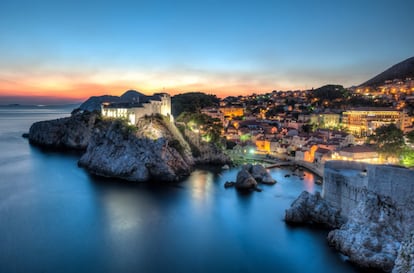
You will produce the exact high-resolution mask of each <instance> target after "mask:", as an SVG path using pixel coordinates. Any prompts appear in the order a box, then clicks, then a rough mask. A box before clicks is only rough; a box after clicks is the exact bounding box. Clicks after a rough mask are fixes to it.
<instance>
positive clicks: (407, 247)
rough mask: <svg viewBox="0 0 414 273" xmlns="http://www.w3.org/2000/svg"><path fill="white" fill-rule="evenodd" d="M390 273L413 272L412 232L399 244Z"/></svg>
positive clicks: (413, 244) (413, 245) (413, 236)
mask: <svg viewBox="0 0 414 273" xmlns="http://www.w3.org/2000/svg"><path fill="white" fill-rule="evenodd" d="M392 273H414V233H413V234H411V236H410V238H409V239H408V240H406V241H404V242H403V243H402V244H401V247H400V249H399V251H398V256H397V259H396V260H395V265H394V268H393V270H392Z"/></svg>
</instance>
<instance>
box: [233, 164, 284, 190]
mask: <svg viewBox="0 0 414 273" xmlns="http://www.w3.org/2000/svg"><path fill="white" fill-rule="evenodd" d="M258 183H264V184H275V183H276V181H275V180H274V179H273V178H272V176H271V175H270V174H269V173H268V172H267V171H266V169H265V168H264V167H263V166H262V165H252V164H245V165H243V166H242V168H241V170H240V171H239V172H238V173H237V179H236V182H235V183H234V186H236V189H239V190H251V189H255V190H258V191H260V189H258V188H257V185H258ZM228 186H230V184H228Z"/></svg>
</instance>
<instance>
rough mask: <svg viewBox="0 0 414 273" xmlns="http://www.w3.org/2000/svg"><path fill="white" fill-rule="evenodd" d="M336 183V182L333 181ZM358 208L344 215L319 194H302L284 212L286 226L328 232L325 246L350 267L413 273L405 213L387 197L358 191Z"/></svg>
mask: <svg viewBox="0 0 414 273" xmlns="http://www.w3.org/2000/svg"><path fill="white" fill-rule="evenodd" d="M334 183H340V181H339V180H338V181H334ZM358 194H359V196H361V197H359V198H360V199H359V201H358V205H357V206H356V207H355V208H353V209H352V210H351V211H350V213H349V214H348V215H343V211H341V209H340V208H338V207H336V206H332V205H331V204H330V203H329V202H327V200H325V198H323V197H322V196H321V195H320V194H319V192H317V193H315V194H310V193H308V192H302V193H301V194H300V196H299V197H298V198H297V199H296V200H295V201H294V202H293V203H292V205H291V207H290V208H289V209H287V210H286V212H285V221H286V222H287V223H289V224H305V225H308V224H316V225H323V226H325V227H328V228H329V229H331V231H330V232H329V234H328V236H327V241H328V244H329V245H330V246H331V247H333V248H335V249H336V250H337V251H339V252H340V253H342V254H344V255H346V256H347V257H348V260H349V261H350V262H351V263H354V264H356V265H358V266H359V267H361V268H365V269H369V270H377V271H378V270H379V271H382V272H392V273H403V272H404V273H407V272H411V273H413V272H414V243H413V242H414V236H413V234H412V222H411V217H410V216H409V214H410V213H407V210H409V209H410V208H411V206H410V205H407V206H404V207H403V206H400V205H398V204H397V203H396V202H395V201H394V200H393V199H392V198H390V197H389V196H385V195H382V194H378V193H375V192H374V191H371V190H368V189H367V188H365V187H362V188H361V190H360V192H359V193H358Z"/></svg>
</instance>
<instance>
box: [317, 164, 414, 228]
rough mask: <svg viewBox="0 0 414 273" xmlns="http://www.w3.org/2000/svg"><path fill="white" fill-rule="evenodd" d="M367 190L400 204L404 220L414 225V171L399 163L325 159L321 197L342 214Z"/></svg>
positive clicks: (352, 206)
mask: <svg viewBox="0 0 414 273" xmlns="http://www.w3.org/2000/svg"><path fill="white" fill-rule="evenodd" d="M367 191H370V192H373V193H376V194H378V195H382V196H388V197H390V198H391V199H392V201H393V202H394V203H395V204H396V205H397V207H399V208H400V209H401V211H402V213H403V216H404V220H405V221H404V222H405V223H407V224H408V225H409V228H414V210H413V208H414V171H413V170H409V169H406V168H402V167H398V166H389V165H370V164H367V163H360V162H352V161H328V162H326V163H325V170H324V184H323V190H322V197H323V198H324V199H325V200H326V201H327V202H328V203H329V204H330V205H331V206H333V207H335V208H339V209H341V215H342V216H343V217H345V218H347V217H348V216H349V213H350V212H351V210H353V209H354V208H356V207H357V205H358V203H359V202H360V201H361V200H364V199H363V198H364V196H365V194H366V192H367Z"/></svg>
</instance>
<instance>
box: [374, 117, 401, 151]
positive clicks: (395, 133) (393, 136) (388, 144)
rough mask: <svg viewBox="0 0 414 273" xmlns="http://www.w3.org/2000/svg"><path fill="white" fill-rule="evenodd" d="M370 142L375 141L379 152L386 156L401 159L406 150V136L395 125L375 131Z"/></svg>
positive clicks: (384, 126)
mask: <svg viewBox="0 0 414 273" xmlns="http://www.w3.org/2000/svg"><path fill="white" fill-rule="evenodd" d="M369 140H370V141H373V142H374V143H375V145H376V147H377V149H378V151H379V152H380V153H382V154H384V155H386V156H391V155H394V156H397V157H399V156H400V155H401V153H402V152H403V150H404V148H405V143H404V134H403V132H402V131H401V130H400V129H399V128H398V127H397V126H396V125H395V124H394V123H391V124H389V125H383V126H381V127H378V128H377V129H375V131H374V135H371V136H369Z"/></svg>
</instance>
